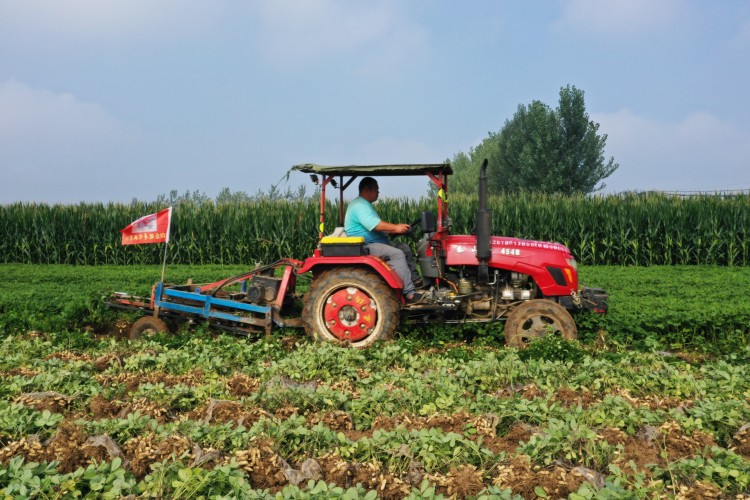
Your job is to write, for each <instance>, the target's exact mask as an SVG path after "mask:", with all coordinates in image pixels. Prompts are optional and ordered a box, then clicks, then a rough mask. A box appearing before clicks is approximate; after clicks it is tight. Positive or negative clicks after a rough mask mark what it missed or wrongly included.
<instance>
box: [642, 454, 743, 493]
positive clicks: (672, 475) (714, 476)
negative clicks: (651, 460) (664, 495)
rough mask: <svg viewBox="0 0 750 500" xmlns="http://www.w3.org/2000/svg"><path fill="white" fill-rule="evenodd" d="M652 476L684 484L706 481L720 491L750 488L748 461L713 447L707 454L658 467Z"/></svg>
mask: <svg viewBox="0 0 750 500" xmlns="http://www.w3.org/2000/svg"><path fill="white" fill-rule="evenodd" d="M654 476H655V477H657V478H662V479H663V480H664V481H676V482H678V483H683V484H692V483H694V482H695V481H708V482H711V483H714V484H716V485H718V486H719V488H721V490H722V492H723V493H730V494H731V493H735V494H736V493H746V492H747V491H748V489H750V461H749V460H747V459H745V458H743V457H742V456H740V455H737V454H735V453H733V452H731V451H728V450H726V449H723V448H718V447H714V448H712V449H711V450H710V452H709V453H707V454H703V455H698V456H695V457H691V458H683V459H681V460H678V461H677V462H675V463H672V464H670V466H669V468H668V469H664V468H661V467H657V468H655V471H654Z"/></svg>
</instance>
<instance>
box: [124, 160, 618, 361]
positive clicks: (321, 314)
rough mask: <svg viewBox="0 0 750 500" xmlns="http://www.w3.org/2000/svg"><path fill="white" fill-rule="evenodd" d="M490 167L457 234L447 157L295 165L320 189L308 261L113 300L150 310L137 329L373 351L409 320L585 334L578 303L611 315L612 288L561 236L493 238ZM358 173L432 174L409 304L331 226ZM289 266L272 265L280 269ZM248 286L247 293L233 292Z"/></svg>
mask: <svg viewBox="0 0 750 500" xmlns="http://www.w3.org/2000/svg"><path fill="white" fill-rule="evenodd" d="M486 169H487V162H486V161H485V163H484V164H483V165H482V168H481V174H480V178H479V207H478V210H477V218H476V231H475V234H471V235H452V234H451V233H450V229H451V225H452V223H451V219H450V217H449V213H448V206H449V204H448V176H449V175H450V174H452V173H453V172H452V169H451V166H450V165H449V164H426V165H377V166H346V167H326V166H320V165H314V164H304V165H297V166H295V167H293V170H296V171H300V172H303V173H307V174H310V176H311V178H312V179H313V182H315V183H316V184H317V185H318V186H319V187H320V227H319V244H318V246H317V248H316V249H315V250H314V252H313V255H312V256H311V257H308V258H307V259H305V260H304V261H298V260H293V259H283V260H281V261H278V262H276V263H273V264H271V265H268V266H265V267H263V268H260V269H255V270H253V271H250V272H248V273H245V274H242V275H239V276H235V277H232V278H228V279H226V280H221V281H218V282H216V283H211V284H207V285H193V284H187V285H165V284H163V283H157V284H156V285H155V286H154V292H153V294H152V296H151V299H150V301H146V300H144V299H141V298H139V297H133V296H130V295H127V294H115V295H113V297H112V298H111V299H110V301H109V304H110V305H111V306H113V307H119V308H124V309H140V310H144V311H147V312H148V313H149V315H148V316H146V317H144V318H142V319H141V320H139V322H137V323H136V324H135V325H134V326H133V329H131V337H137V336H139V335H140V334H141V333H142V332H144V331H146V330H166V329H167V323H165V322H164V321H163V320H161V319H159V318H160V316H164V317H166V318H170V317H171V318H176V319H183V320H184V319H189V320H201V319H202V320H207V321H209V323H212V324H214V325H216V326H219V327H223V328H227V329H230V330H233V331H236V332H239V333H247V332H252V331H258V330H261V331H265V332H266V333H268V332H270V331H271V328H272V327H273V326H274V325H276V326H280V327H288V326H291V327H295V326H304V328H305V330H306V331H307V333H308V334H310V335H311V336H312V337H314V338H315V339H318V340H324V341H330V342H337V343H345V344H348V345H350V346H353V347H359V348H363V347H368V346H370V345H372V344H373V343H374V342H376V341H378V340H382V339H388V338H390V337H391V336H392V335H393V333H394V332H395V331H396V328H397V327H398V325H399V323H400V322H401V320H402V319H403V320H407V321H410V322H412V323H432V324H435V323H439V324H442V323H488V322H494V321H504V322H505V339H506V343H507V344H508V345H510V346H516V347H521V346H523V345H525V344H526V343H527V342H529V341H530V340H532V339H535V338H538V337H541V336H544V335H547V334H550V333H554V334H558V335H561V336H562V337H563V338H566V339H575V338H576V337H577V328H576V323H575V321H574V319H573V315H574V314H575V313H577V312H579V311H582V310H592V311H595V312H597V313H605V312H606V311H607V298H608V295H607V293H606V292H605V291H604V290H601V289H592V288H586V287H579V283H578V272H577V269H576V260H575V258H574V257H573V255H572V254H571V252H570V250H569V249H568V248H567V247H566V246H564V245H562V244H560V243H549V242H542V241H532V240H523V239H519V238H512V237H505V236H492V218H491V213H490V212H489V210H488V209H487V177H486ZM361 176H372V177H393V176H398V177H402V176H422V177H427V178H428V179H429V180H430V181H431V182H432V183H433V184H434V186H435V191H436V192H437V212H436V213H435V212H429V211H427V212H423V213H422V214H421V217H420V218H419V219H417V220H415V221H414V222H412V224H411V225H410V226H411V229H410V231H409V233H407V234H408V235H411V236H412V237H414V238H415V239H416V237H417V234H418V232H420V231H421V233H422V236H421V238H419V239H418V240H417V242H416V247H417V251H416V253H415V255H416V259H417V264H418V266H419V268H420V270H421V273H422V277H423V280H424V282H425V285H426V286H425V287H424V289H423V290H422V291H423V292H424V294H423V295H424V297H425V298H424V299H423V300H421V301H420V302H418V303H415V304H410V303H407V302H406V301H405V300H404V298H403V295H402V294H401V290H402V287H403V284H402V281H401V279H400V278H399V277H398V275H397V274H396V273H395V272H394V270H393V269H392V268H391V267H390V266H389V265H388V262H386V261H384V260H383V259H381V258H379V257H376V256H374V255H369V253H368V249H367V246H366V245H365V244H364V240H363V239H362V238H351V237H347V236H346V235H344V234H342V229H343V228H341V227H337V228H336V230H335V231H333V234H332V235H330V236H326V235H325V228H326V211H325V209H326V191H327V189H329V186H330V187H332V188H335V189H338V192H339V202H338V207H339V213H338V226H343V220H344V192H345V190H346V189H347V188H349V187H350V186H351V185H352V183H353V182H354V180H355V179H356V178H358V177H361ZM279 267H281V268H283V271H282V272H280V273H279V272H274V270H275V269H276V268H279ZM304 273H311V274H312V282H311V284H310V287H309V289H308V291H307V293H305V295H304V296H303V297H302V311H301V315H300V314H299V307H298V305H297V304H296V301H295V300H293V299H294V292H295V288H296V287H295V285H296V278H297V276H300V275H302V274H304ZM238 284H241V288H240V289H239V290H232V289H231V288H232V286H234V287H236V286H237V285H238Z"/></svg>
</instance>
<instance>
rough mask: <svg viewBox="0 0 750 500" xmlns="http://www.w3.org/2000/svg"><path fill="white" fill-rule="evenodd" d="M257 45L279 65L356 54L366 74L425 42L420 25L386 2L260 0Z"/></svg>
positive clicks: (393, 63)
mask: <svg viewBox="0 0 750 500" xmlns="http://www.w3.org/2000/svg"><path fill="white" fill-rule="evenodd" d="M257 6H258V13H259V15H260V19H261V28H260V33H259V37H260V39H259V46H260V49H261V50H262V51H263V52H264V55H265V57H266V58H268V59H269V60H270V61H271V62H272V63H274V64H276V65H278V66H281V67H297V66H300V65H302V66H304V65H308V64H311V63H314V62H317V61H320V60H324V59H326V58H330V57H337V56H346V55H352V54H361V55H362V58H363V61H362V66H361V67H362V68H363V71H365V72H368V73H373V72H376V71H377V70H383V69H387V68H389V67H393V66H400V65H401V64H403V61H404V60H405V59H408V58H409V57H410V56H412V55H413V54H414V53H416V52H419V51H420V50H421V49H422V48H423V45H424V41H425V37H426V35H425V30H424V29H423V28H422V27H420V26H418V25H415V24H413V23H410V22H409V21H408V20H406V19H404V18H403V17H402V15H401V12H400V11H399V10H398V9H397V8H396V7H394V6H393V4H391V3H387V2H386V3H377V4H362V3H357V2H346V1H342V0H289V1H283V2H279V1H276V0H261V1H260V2H258V4H257Z"/></svg>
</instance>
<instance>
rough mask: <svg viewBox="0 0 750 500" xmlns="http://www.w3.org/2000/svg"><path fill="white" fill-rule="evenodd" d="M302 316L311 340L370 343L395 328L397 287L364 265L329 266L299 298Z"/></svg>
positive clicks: (389, 335)
mask: <svg viewBox="0 0 750 500" xmlns="http://www.w3.org/2000/svg"><path fill="white" fill-rule="evenodd" d="M302 319H303V320H304V322H305V330H306V331H307V333H308V335H310V336H312V337H313V338H314V339H315V340H322V341H326V342H335V343H343V344H346V345H349V346H351V347H356V348H366V347H370V346H371V345H372V344H374V343H375V342H376V341H378V340H386V339H388V338H390V337H391V336H392V335H393V333H394V332H395V331H396V328H397V327H398V324H399V321H400V315H399V301H398V291H397V290H394V289H392V288H391V287H390V286H388V284H387V283H386V282H385V281H384V280H383V279H382V278H381V277H380V276H378V275H377V274H376V273H374V272H371V271H368V270H366V269H360V268H340V269H330V270H328V271H324V272H322V273H320V275H319V276H317V277H316V278H315V280H314V281H313V282H312V284H310V289H309V290H308V292H307V293H306V294H305V297H304V299H303V306H302Z"/></svg>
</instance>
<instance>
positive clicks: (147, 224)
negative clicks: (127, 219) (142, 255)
mask: <svg viewBox="0 0 750 500" xmlns="http://www.w3.org/2000/svg"><path fill="white" fill-rule="evenodd" d="M171 223H172V207H169V208H165V209H164V210H162V211H161V212H157V213H155V214H149V215H146V216H144V217H141V218H140V219H138V220H137V221H135V222H133V223H132V224H130V225H129V226H128V227H126V228H125V229H121V230H120V232H121V233H122V244H123V245H143V244H146V243H165V242H168V241H169V226H170V225H171Z"/></svg>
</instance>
